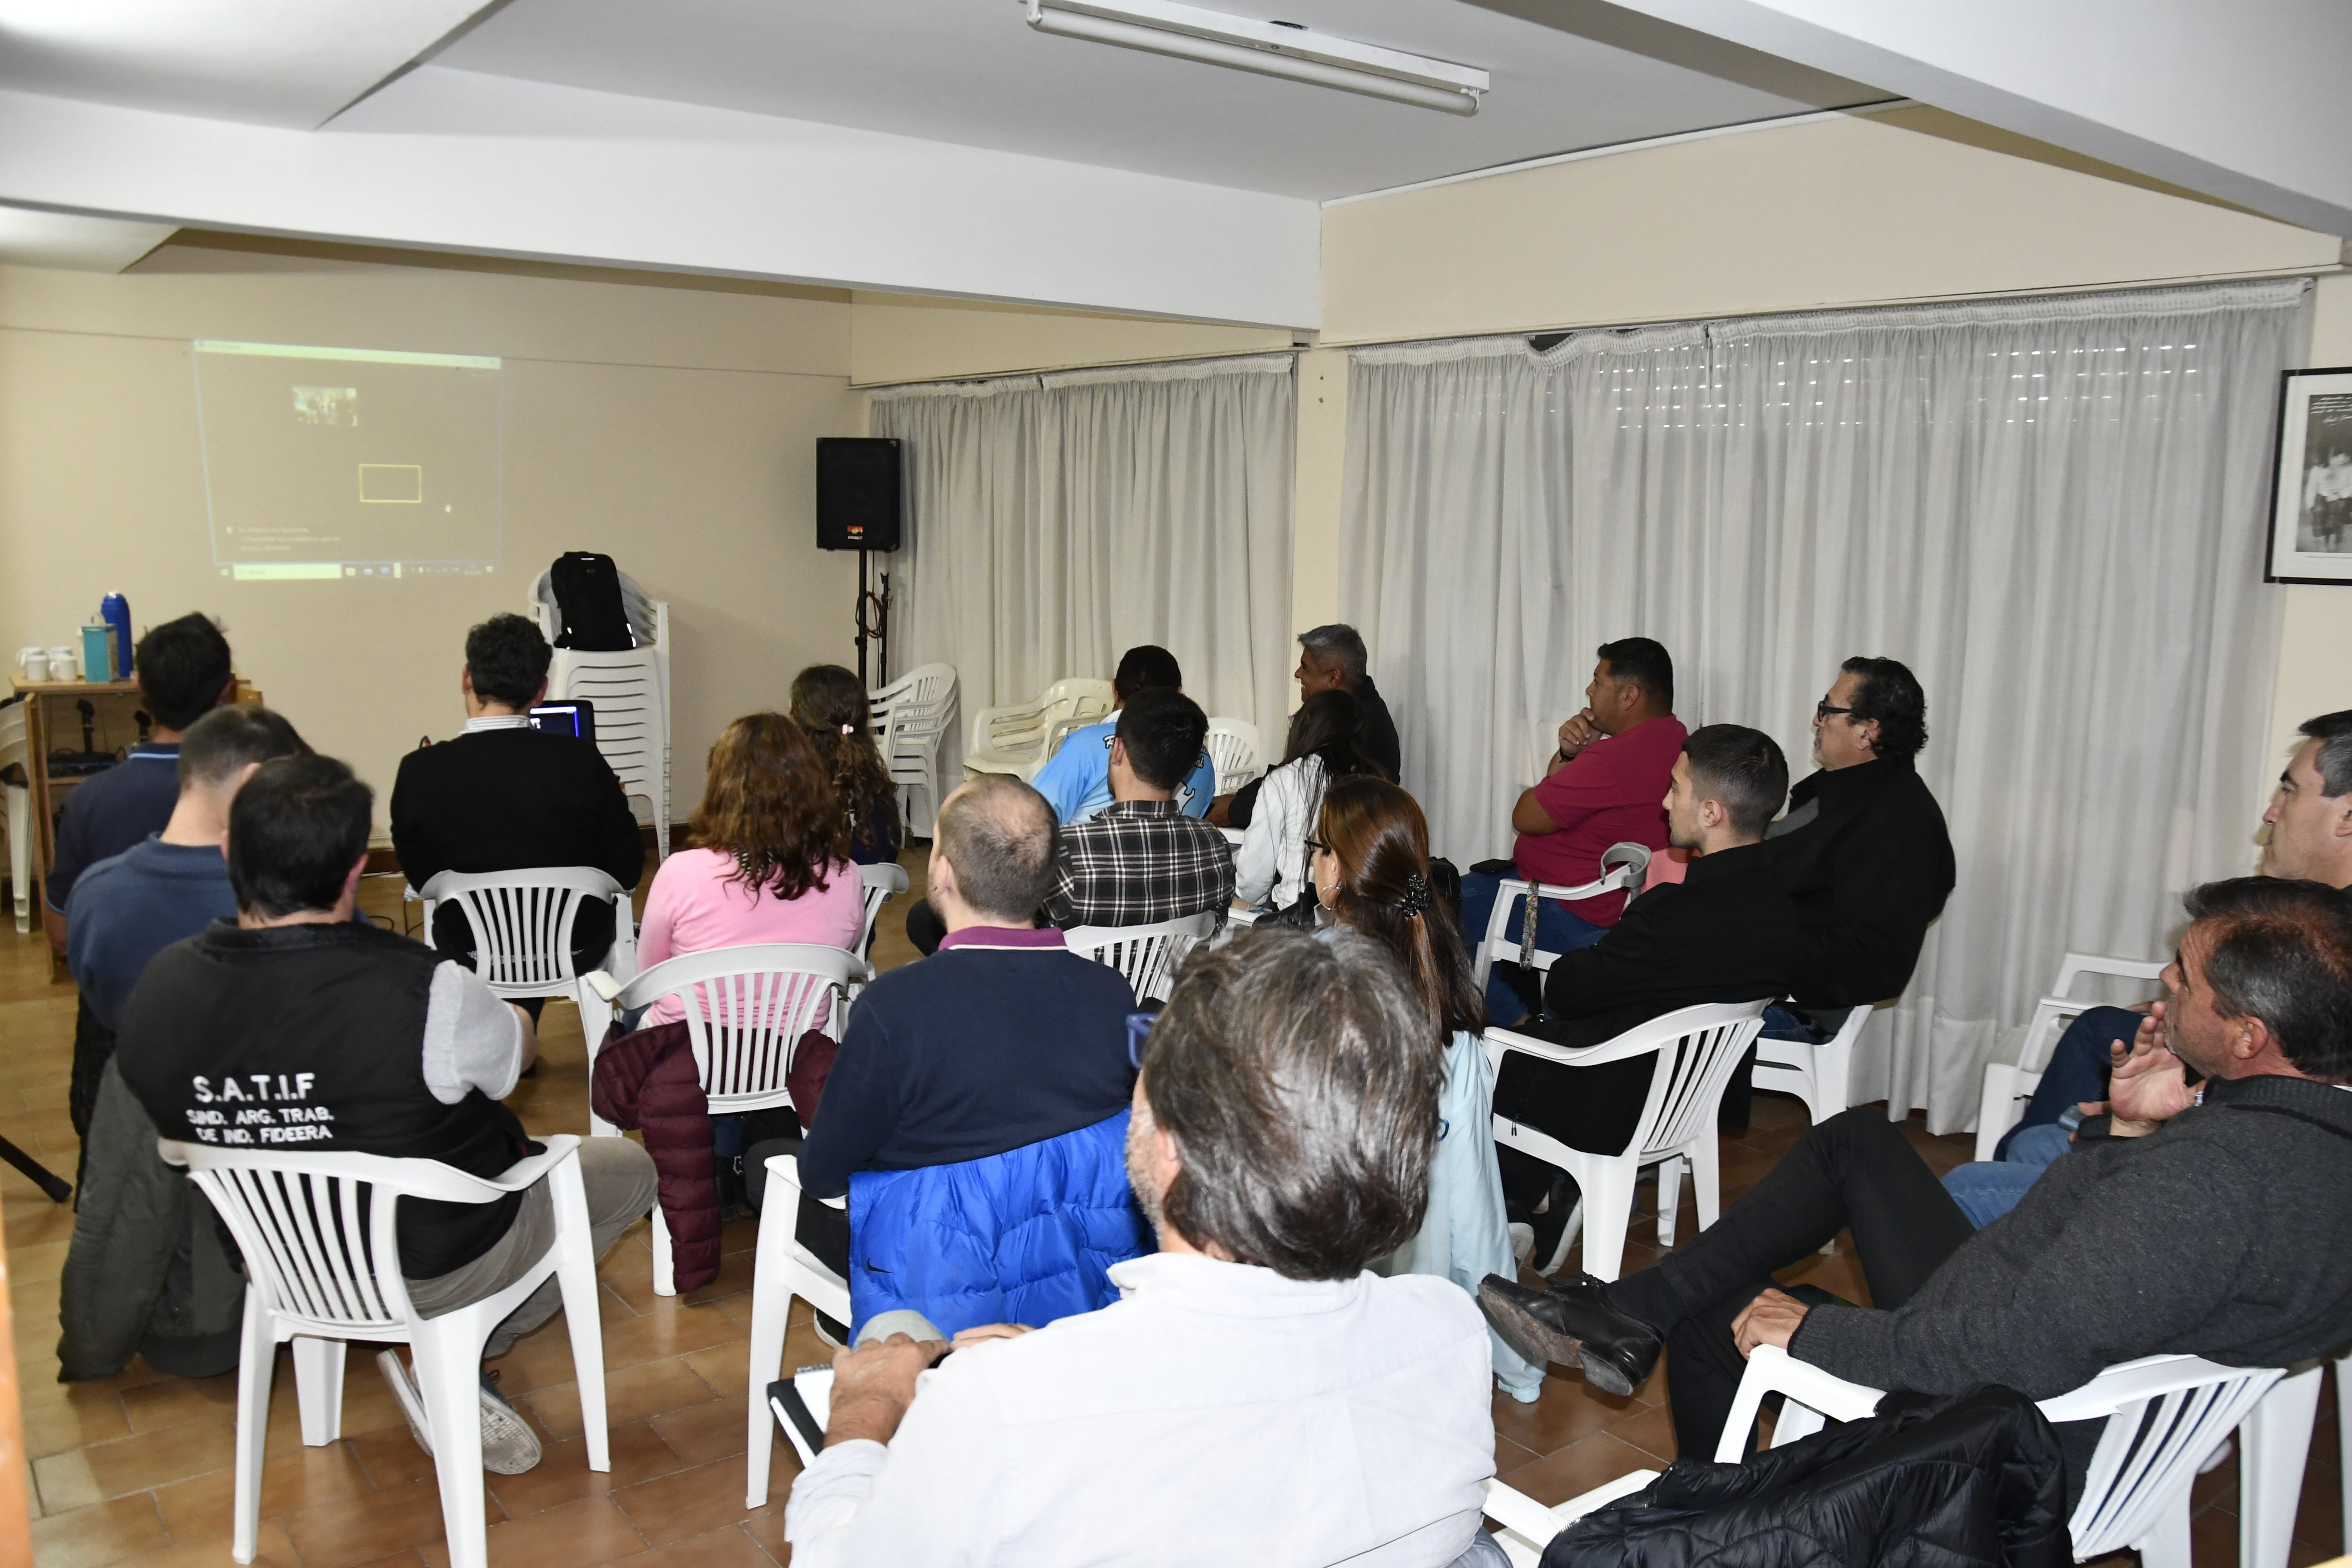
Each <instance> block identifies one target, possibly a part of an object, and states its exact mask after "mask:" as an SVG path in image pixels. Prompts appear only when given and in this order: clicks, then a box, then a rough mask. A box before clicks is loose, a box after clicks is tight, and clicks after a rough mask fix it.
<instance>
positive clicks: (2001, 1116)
mask: <svg viewBox="0 0 2352 1568" xmlns="http://www.w3.org/2000/svg"><path fill="white" fill-rule="evenodd" d="M2162 973H2164V961H2163V960H2162V959H2154V960H2148V959H2137V958H2105V957H2102V956H2100V955H2098V954H2096V953H2087V952H2070V953H2068V954H2067V955H2066V958H2065V961H2064V962H2063V963H2061V964H2059V965H2058V979H2057V982H2056V984H2053V985H2052V986H2051V987H2050V994H2049V995H2047V996H2044V997H2043V998H2042V1000H2041V1001H2039V1002H2037V1003H2035V1004H2034V1005H2033V1022H2032V1023H2031V1024H2029V1025H2027V1026H2026V1029H2025V1043H2024V1044H2023V1045H2022V1046H2021V1047H2019V1048H2018V1053H2017V1065H2016V1066H2014V1067H2011V1066H2010V1065H2009V1064H2008V1063H2007V1062H1987V1063H1986V1064H1985V1076H1984V1098H1983V1099H1982V1100H1980V1101H1979V1103H1978V1106H1977V1158H1978V1159H1979V1160H1990V1159H1991V1158H1992V1157H1993V1149H1994V1148H1995V1146H1996V1145H1998V1144H1999V1143H2000V1140H2001V1137H2002V1135H2003V1134H2005V1133H2006V1132H2008V1131H2009V1130H2010V1129H2011V1128H2012V1127H2014V1126H2016V1125H2017V1124H2018V1122H2019V1121H2021V1120H2022V1119H2023V1118H2024V1116H2025V1107H2026V1105H2027V1103H2028V1102H2029V1101H2031V1100H2032V1099H2033V1091H2034V1089H2036V1088H2037V1087H2038V1086H2039V1085H2040V1084H2041V1082H2042V1065H2043V1064H2044V1063H2045V1062H2047V1061H2048V1060H2049V1058H2050V1049H2051V1047H2053V1046H2055V1045H2056V1044H2057V1043H2058V1037H2059V1035H2060V1034H2061V1033H2062V1032H2063V1031H2064V1029H2065V1027H2066V1026H2067V1025H2069V1024H2071V1023H2073V1022H2074V1020H2075V1019H2076V1018H2077V1017H2079V1016H2081V1015H2082V1014H2083V1013H2084V1011H2085V1010H2087V1009H2089V1008H2091V1007H2094V1006H2096V1005H2097V1004H2096V1003H2093V1002H2078V1001H2075V1000H2074V999H2072V997H2071V996H2070V995H2069V993H2071V992H2072V991H2073V990H2074V983H2075V982H2076V981H2078V980H2080V979H2081V978H2082V977H2083V976H2084V975H2085V974H2108V975H2113V976H2115V977H2116V979H2119V980H2154V979H2156V978H2157V977H2158V976H2159V975H2161V974H2162ZM2128 1043H2129V1042H2128V1041H2126V1044H2128Z"/></svg>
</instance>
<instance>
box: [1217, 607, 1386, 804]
mask: <svg viewBox="0 0 2352 1568" xmlns="http://www.w3.org/2000/svg"><path fill="white" fill-rule="evenodd" d="M1292 674H1293V675H1294V676H1295V677H1296V678H1297V681H1298V700H1300V701H1301V702H1304V701H1306V700H1307V699H1308V698H1310V697H1315V696H1318V695H1320V694H1321V693H1323V692H1326V691H1334V690H1339V691H1346V692H1347V693H1348V694H1349V696H1351V697H1353V698H1355V700H1356V706H1357V707H1358V708H1360V709H1361V710H1363V716H1364V718H1363V729H1362V731H1360V733H1359V734H1358V735H1357V736H1356V750H1357V751H1359V752H1362V753H1363V755H1364V758H1365V760H1366V761H1368V762H1370V763H1376V764H1378V766H1379V767H1380V768H1381V771H1382V773H1384V774H1385V775H1386V776H1387V778H1388V781H1389V782H1390V783H1391V784H1401V783H1402V782H1403V781H1402V778H1401V777H1400V770H1401V769H1402V767H1403V766H1404V752H1403V750H1402V743H1401V742H1399V741H1398V740H1397V727H1396V721H1395V720H1394V719H1392V718H1391V717H1390V716H1389V705H1388V702H1387V701H1386V700H1384V699H1383V698H1382V697H1381V689H1380V688H1379V687H1378V686H1376V685H1374V684H1373V683H1372V677H1371V674H1370V670H1369V669H1367V668H1366V655H1365V652H1364V639H1363V638H1362V637H1360V636H1358V635H1357V632H1356V628H1355V627H1353V626H1341V625H1340V624H1339V623H1338V622H1336V621H1335V622H1333V623H1332V624H1331V625H1329V626H1316V627H1313V628H1311V629H1309V630H1307V631H1303V632H1301V633H1299V634H1298V668H1297V669H1296V670H1294V671H1292ZM1275 760H1276V761H1277V762H1278V761H1280V760H1281V759H1280V758H1278V757H1277V758H1276V759H1275ZM1262 782H1263V781H1262V780H1260V781H1254V782H1252V783H1250V784H1244V785H1243V786H1242V788H1240V789H1239V790H1237V791H1235V792H1234V794H1232V795H1219V796H1218V797H1217V799H1216V802H1215V803H1214V804H1213V805H1212V806H1211V807H1210V809H1209V820H1210V821H1211V822H1213V823H1214V824H1215V825H1216V826H1219V827H1247V826H1249V825H1250V817H1251V816H1252V815H1253V814H1254V812H1255V808H1256V805H1257V789H1258V784H1259V783H1262Z"/></svg>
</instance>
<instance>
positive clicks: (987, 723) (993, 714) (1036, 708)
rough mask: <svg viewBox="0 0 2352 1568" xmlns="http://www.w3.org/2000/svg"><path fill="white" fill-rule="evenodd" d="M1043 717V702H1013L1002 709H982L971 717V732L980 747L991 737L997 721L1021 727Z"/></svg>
mask: <svg viewBox="0 0 2352 1568" xmlns="http://www.w3.org/2000/svg"><path fill="white" fill-rule="evenodd" d="M1043 718H1045V704H1044V703H1043V702H1014V703H1010V704H1007V705H1006V706H1004V707H1002V708H983V709H982V710H980V711H979V712H977V713H975V714H973V715H972V716H971V732H972V734H973V735H974V736H975V737H976V738H978V739H979V741H980V742H981V743H982V745H986V744H987V743H988V742H989V741H990V740H991V739H992V737H993V735H994V733H995V731H996V726H997V723H998V721H1013V722H1015V723H1016V724H1018V725H1021V726H1024V727H1025V726H1028V725H1033V724H1035V723H1037V722H1038V721H1040V720H1042V719H1043Z"/></svg>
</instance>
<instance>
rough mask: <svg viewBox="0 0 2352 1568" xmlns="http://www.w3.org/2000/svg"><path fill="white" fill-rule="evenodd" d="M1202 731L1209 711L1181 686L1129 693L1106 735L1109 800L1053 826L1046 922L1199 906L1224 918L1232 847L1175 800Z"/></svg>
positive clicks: (1106, 920) (1230, 891) (1163, 914)
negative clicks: (1056, 858) (1055, 861)
mask: <svg viewBox="0 0 2352 1568" xmlns="http://www.w3.org/2000/svg"><path fill="white" fill-rule="evenodd" d="M1208 732H1209V720H1208V716H1207V715H1206V714H1204V713H1202V711H1201V707H1200V704H1198V703H1196V702H1194V701H1193V700H1192V699H1191V698H1189V697H1187V696H1185V695H1184V694H1183V693H1182V692H1181V691H1171V690H1167V689H1145V690H1142V691H1139V692H1137V693H1136V694H1135V695H1134V696H1133V697H1130V698H1129V699H1128V702H1127V706H1126V707H1124V708H1122V709H1120V710H1119V715H1118V733H1117V735H1116V736H1115V737H1114V738H1113V740H1112V742H1111V748H1110V793H1111V804H1110V805H1107V806H1105V807H1104V808H1103V809H1102V810H1100V811H1098V812H1097V813H1096V814H1095V815H1094V816H1090V817H1088V818H1087V820H1086V821H1084V822H1079V823H1073V824H1071V825H1070V826H1066V827H1064V828H1063V829H1062V835H1061V839H1062V842H1061V855H1060V863H1059V865H1058V866H1057V867H1056V868H1055V875H1054V890H1053V892H1052V893H1051V894H1049V895H1048V896H1047V897H1046V900H1045V914H1046V916H1047V918H1048V919H1050V920H1052V921H1053V922H1054V923H1055V925H1057V926H1061V927H1064V928H1065V929H1066V928H1068V927H1071V926H1139V925H1154V924H1157V923H1159V922H1160V921H1173V920H1181V919H1183V918H1184V917H1185V916H1186V915H1196V914H1201V913H1202V912H1204V911H1213V912H1214V913H1215V915H1216V917H1217V924H1218V925H1220V926H1222V925H1223V924H1224V918H1225V910H1226V908H1227V907H1228V906H1229V905H1230V904H1231V903H1232V902H1233V897H1234V852H1233V847H1232V846H1231V845H1230V844H1228V843H1226V842H1225V836H1224V835H1223V834H1222V833H1220V832H1218V831H1217V829H1215V828H1213V827H1212V826H1209V825H1208V824H1207V823H1205V822H1202V821H1201V820H1200V819H1199V818H1197V817H1192V816H1185V815H1184V813H1183V810H1182V808H1181V807H1180V806H1179V805H1177V804H1176V791H1177V789H1178V788H1179V787H1180V786H1181V784H1183V783H1184V779H1185V775H1186V774H1188V773H1191V772H1192V764H1193V763H1194V762H1195V761H1196V760H1197V759H1198V758H1199V757H1200V755H1201V742H1202V740H1203V739H1204V738H1205V737H1206V736H1207V735H1208Z"/></svg>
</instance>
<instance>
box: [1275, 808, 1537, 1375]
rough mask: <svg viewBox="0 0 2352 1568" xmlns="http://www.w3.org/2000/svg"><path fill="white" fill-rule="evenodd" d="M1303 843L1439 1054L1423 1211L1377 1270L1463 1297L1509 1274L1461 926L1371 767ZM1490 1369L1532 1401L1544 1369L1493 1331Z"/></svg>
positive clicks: (1330, 895)
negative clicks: (1435, 1281)
mask: <svg viewBox="0 0 2352 1568" xmlns="http://www.w3.org/2000/svg"><path fill="white" fill-rule="evenodd" d="M1307 847H1308V849H1310V850H1311V851H1312V852H1313V854H1314V878H1315V897H1316V900H1317V901H1318V903H1320V904H1321V905H1322V906H1323V908H1324V909H1326V910H1329V911H1330V914H1331V918H1332V919H1333V920H1334V921H1336V922H1337V923H1338V924H1339V925H1343V926H1347V927H1349V928H1350V929H1351V930H1354V931H1360V932H1362V933H1363V934H1364V935H1366V936H1369V937H1370V938H1372V939H1373V940H1374V941H1376V942H1379V943H1380V944H1381V946H1383V947H1385V948H1387V949H1388V950H1389V952H1391V953H1392V954H1394V955H1395V958H1396V961H1397V963H1398V965H1399V967H1401V968H1402V969H1403V971H1404V973H1405V974H1406V976H1407V977H1408V978H1409V979H1411V980H1412V987H1413V991H1414V993H1415V994H1417V995H1418V996H1419V997H1420V999H1421V1005H1422V1007H1423V1010H1424V1011H1425V1013H1426V1014H1427V1016H1428V1019H1429V1029H1428V1037H1429V1045H1430V1048H1431V1049H1432V1050H1434V1051H1436V1052H1437V1053H1438V1054H1439V1055H1441V1056H1443V1057H1444V1059H1445V1088H1444V1092H1443V1094H1442V1095H1441V1096H1440V1098H1439V1100H1438V1118H1439V1121H1438V1137H1437V1150H1436V1153H1435V1156H1434V1157H1433V1159H1432V1160H1431V1161H1430V1166H1429V1215H1428V1217H1427V1218H1426V1219H1424V1220H1423V1222H1422V1227H1421V1234H1420V1235H1419V1236H1417V1237H1414V1238H1413V1239H1412V1241H1409V1242H1407V1243H1406V1244H1405V1245H1404V1246H1403V1247H1400V1248H1398V1249H1397V1251H1396V1253H1395V1255H1394V1256H1393V1257H1392V1258H1391V1259H1390V1260H1389V1263H1388V1265H1387V1266H1386V1267H1385V1268H1382V1269H1381V1272H1382V1273H1384V1274H1430V1275H1435V1276H1437V1277H1439V1278H1441V1279H1451V1280H1453V1281H1454V1284H1456V1285H1458V1286H1460V1287H1461V1288H1462V1289H1464V1290H1465V1291H1466V1292H1467V1293H1469V1294H1470V1295H1472V1296H1474V1297H1475V1296H1476V1295H1477V1293H1478V1281H1479V1280H1481V1279H1485V1278H1486V1276H1487V1275H1488V1274H1489V1273H1495V1274H1500V1275H1502V1276H1503V1277H1504V1278H1505V1279H1517V1277H1518V1268H1517V1264H1516V1263H1515V1262H1514V1261H1513V1259H1512V1257H1511V1238H1510V1229H1509V1226H1508V1224H1507V1221H1506V1219H1505V1216H1504V1213H1503V1177H1502V1173H1501V1171H1500V1170H1499V1169H1498V1168H1497V1166H1496V1160H1495V1114H1494V1100H1495V1075H1494V1069H1493V1068H1491V1067H1490V1066H1489V1065H1488V1063H1487V1061H1486V1051H1485V1050H1484V1049H1482V1048H1481V1047H1480V1046H1479V1044H1478V1037H1479V1035H1480V1033H1481V1032H1482V1031H1484V1030H1485V1028H1486V999H1485V998H1484V997H1482V996H1480V995H1479V994H1478V987H1477V985H1476V984H1475V983H1473V981H1472V979H1471V973H1470V960H1469V957H1468V954H1467V953H1466V952H1465V950H1464V948H1463V945H1462V934H1461V932H1460V931H1457V930H1456V929H1455V927H1454V917H1453V915H1452V914H1450V913H1449V912H1447V910H1446V907H1445V902H1444V900H1442V899H1440V898H1439V897H1438V896H1437V889H1436V888H1435V887H1434V886H1433V883H1432V879H1431V869H1430V862H1429V823H1428V821H1427V819H1425V818H1424V817H1423V816H1422V812H1421V805H1420V803H1419V802H1418V801H1416V800H1414V799H1413V798H1412V795H1408V794H1406V793H1405V792H1404V791H1403V790H1402V789H1399V788H1398V787H1397V786H1396V785H1394V784H1390V783H1389V782H1388V781H1387V780H1385V779H1380V778H1364V777H1357V778H1346V779H1341V780H1339V782H1337V783H1335V784H1332V785H1331V787H1330V788H1329V789H1328V790H1326V791H1325V792H1324V794H1323V804H1322V812H1321V816H1320V817H1319V818H1318V822H1317V825H1316V832H1315V836H1314V837H1313V838H1311V839H1310V840H1308V843H1307ZM1494 1352H1495V1376H1496V1381H1498V1382H1499V1383H1500V1384H1502V1385H1503V1389H1504V1392H1506V1393H1507V1394H1509V1395H1510V1396H1511V1397H1512V1398H1513V1399H1516V1400H1517V1401H1518V1402H1519V1403H1521V1404H1522V1405H1528V1404H1533V1403H1534V1401H1535V1398H1536V1395H1537V1394H1538V1392H1540V1390H1541V1389H1542V1387H1543V1379H1544V1369H1543V1368H1542V1367H1540V1366H1537V1365H1535V1364H1533V1363H1529V1362H1528V1360H1527V1359H1526V1358H1524V1357H1523V1356H1521V1355H1520V1354H1519V1353H1518V1352H1517V1351H1515V1350H1513V1349H1512V1348H1511V1347H1510V1346H1509V1345H1508V1344H1507V1343H1505V1342H1503V1340H1502V1339H1501V1338H1500V1337H1496V1339H1495V1342H1494Z"/></svg>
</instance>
